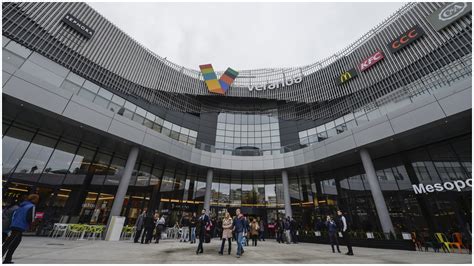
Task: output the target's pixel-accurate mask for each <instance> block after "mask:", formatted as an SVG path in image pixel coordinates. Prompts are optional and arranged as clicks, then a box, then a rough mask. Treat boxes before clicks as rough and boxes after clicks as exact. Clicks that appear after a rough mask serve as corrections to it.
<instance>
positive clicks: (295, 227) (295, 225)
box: [290, 217, 298, 244]
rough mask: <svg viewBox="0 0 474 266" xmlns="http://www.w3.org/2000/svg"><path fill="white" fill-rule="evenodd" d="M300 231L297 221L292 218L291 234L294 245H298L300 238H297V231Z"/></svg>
mask: <svg viewBox="0 0 474 266" xmlns="http://www.w3.org/2000/svg"><path fill="white" fill-rule="evenodd" d="M297 230H298V223H297V222H296V220H295V219H294V218H293V217H291V219H290V233H291V240H292V242H293V243H294V244H298V238H297V232H296V231H297Z"/></svg>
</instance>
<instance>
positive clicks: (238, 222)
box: [232, 209, 246, 258]
mask: <svg viewBox="0 0 474 266" xmlns="http://www.w3.org/2000/svg"><path fill="white" fill-rule="evenodd" d="M235 214H236V217H235V219H234V223H233V225H232V226H233V228H234V232H235V234H236V235H237V258H240V256H241V255H243V254H244V248H243V246H242V239H243V237H244V231H245V229H246V228H245V226H246V225H245V217H244V215H243V214H242V213H241V212H240V209H237V210H236V211H235Z"/></svg>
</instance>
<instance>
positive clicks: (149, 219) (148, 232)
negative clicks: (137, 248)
mask: <svg viewBox="0 0 474 266" xmlns="http://www.w3.org/2000/svg"><path fill="white" fill-rule="evenodd" d="M143 222H144V224H143V225H144V227H145V231H144V232H143V235H142V241H141V242H142V244H143V238H145V244H150V242H151V239H152V238H153V230H154V229H155V221H154V220H153V214H152V213H151V212H147V213H146V215H145V218H144V220H143Z"/></svg>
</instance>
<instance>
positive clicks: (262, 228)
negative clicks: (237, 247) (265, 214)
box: [258, 219, 265, 241]
mask: <svg viewBox="0 0 474 266" xmlns="http://www.w3.org/2000/svg"><path fill="white" fill-rule="evenodd" d="M258 225H259V226H260V229H259V236H258V239H259V240H260V241H265V222H263V219H260V222H259V224H258Z"/></svg>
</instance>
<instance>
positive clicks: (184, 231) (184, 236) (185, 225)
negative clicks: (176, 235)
mask: <svg viewBox="0 0 474 266" xmlns="http://www.w3.org/2000/svg"><path fill="white" fill-rule="evenodd" d="M180 223H181V239H180V240H179V242H187V241H188V237H189V231H188V229H189V219H188V215H187V214H183V217H181V221H180Z"/></svg>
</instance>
